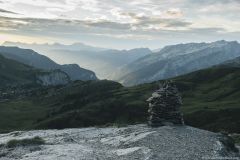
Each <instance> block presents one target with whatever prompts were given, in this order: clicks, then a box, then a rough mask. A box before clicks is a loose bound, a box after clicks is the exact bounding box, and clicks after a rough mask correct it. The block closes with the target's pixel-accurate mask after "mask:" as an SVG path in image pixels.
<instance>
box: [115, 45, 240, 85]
mask: <svg viewBox="0 0 240 160" xmlns="http://www.w3.org/2000/svg"><path fill="white" fill-rule="evenodd" d="M238 56H240V44H239V43H238V42H236V41H233V42H227V41H217V42H213V43H190V44H179V45H173V46H167V47H165V48H163V49H162V50H161V51H160V52H158V53H153V54H151V55H148V56H145V57H143V58H141V59H139V60H137V61H135V62H133V63H131V64H129V65H127V66H125V67H124V68H122V69H121V70H120V71H119V73H118V75H119V76H118V78H117V79H116V80H117V81H119V82H121V83H123V84H124V85H128V86H129V85H130V86H131V85H136V84H142V83H149V82H153V81H156V80H161V79H167V78H172V77H176V76H179V75H183V74H186V73H190V72H193V71H196V70H200V69H204V68H209V67H211V66H214V65H218V64H221V63H223V62H224V61H227V60H231V59H233V58H236V57H238Z"/></svg>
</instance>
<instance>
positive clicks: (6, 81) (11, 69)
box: [0, 53, 70, 90]
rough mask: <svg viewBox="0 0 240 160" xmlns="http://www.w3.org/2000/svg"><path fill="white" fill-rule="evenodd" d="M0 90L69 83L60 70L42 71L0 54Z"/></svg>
mask: <svg viewBox="0 0 240 160" xmlns="http://www.w3.org/2000/svg"><path fill="white" fill-rule="evenodd" d="M0 81H1V83H0V88H1V89H5V90H6V88H7V87H19V86H22V85H59V84H66V83H68V82H69V81H70V78H69V77H68V75H67V74H66V73H64V72H62V71H60V70H52V71H44V70H40V69H36V68H33V67H30V66H28V65H25V64H23V63H19V62H17V61H14V60H11V59H7V58H5V57H3V56H2V55H1V53H0Z"/></svg>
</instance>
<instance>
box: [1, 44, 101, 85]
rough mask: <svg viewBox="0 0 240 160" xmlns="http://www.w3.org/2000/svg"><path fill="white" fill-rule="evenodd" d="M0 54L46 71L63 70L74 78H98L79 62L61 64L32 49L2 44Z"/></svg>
mask: <svg viewBox="0 0 240 160" xmlns="http://www.w3.org/2000/svg"><path fill="white" fill-rule="evenodd" d="M0 54H1V55H3V56H4V57H6V58H9V59H12V60H15V61H18V62H21V63H23V64H26V65H28V66H32V67H35V68H37V69H43V70H46V71H51V70H61V71H63V72H65V73H66V74H67V75H68V76H69V78H70V79H71V80H72V81H74V80H96V79H97V77H96V75H95V73H94V72H92V71H90V70H87V69H84V68H81V67H79V66H78V65H77V64H67V65H59V64H57V63H56V62H54V61H53V60H51V59H50V58H48V57H46V56H44V55H40V54H38V53H37V52H35V51H33V50H30V49H21V48H18V47H4V46H0Z"/></svg>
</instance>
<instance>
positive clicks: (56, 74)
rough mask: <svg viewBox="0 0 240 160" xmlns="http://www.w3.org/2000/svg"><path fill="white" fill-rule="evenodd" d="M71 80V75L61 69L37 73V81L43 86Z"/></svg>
mask: <svg viewBox="0 0 240 160" xmlns="http://www.w3.org/2000/svg"><path fill="white" fill-rule="evenodd" d="M69 82H70V78H69V76H68V75H67V74H66V73H64V72H62V71H60V70H55V71H52V72H45V73H41V74H39V75H37V83H39V84H41V85H43V86H55V85H64V84H67V83H69Z"/></svg>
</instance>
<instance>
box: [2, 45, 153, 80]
mask: <svg viewBox="0 0 240 160" xmlns="http://www.w3.org/2000/svg"><path fill="white" fill-rule="evenodd" d="M3 45H4V46H18V47H22V48H29V49H33V50H35V51H37V52H38V53H41V54H43V55H45V56H48V57H50V58H51V59H53V60H55V61H56V62H59V63H61V64H65V63H76V64H78V65H80V66H81V67H83V68H87V69H90V70H92V71H94V72H95V73H96V74H97V76H98V77H99V78H102V79H112V76H113V75H112V74H113V73H114V72H115V71H116V70H118V69H120V68H121V67H123V66H125V65H127V64H129V63H131V62H133V61H135V60H137V59H139V58H141V57H144V56H146V55H148V54H150V53H152V51H151V50H150V49H148V48H136V49H132V50H114V49H104V48H98V47H93V46H89V45H85V44H82V43H75V44H72V45H63V44H59V43H55V44H25V43H14V42H5V43H4V44H3Z"/></svg>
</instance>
